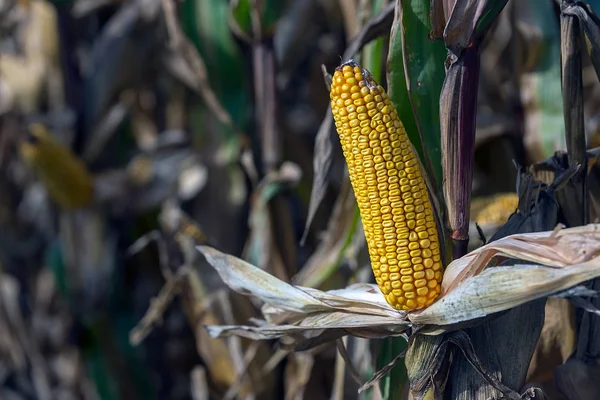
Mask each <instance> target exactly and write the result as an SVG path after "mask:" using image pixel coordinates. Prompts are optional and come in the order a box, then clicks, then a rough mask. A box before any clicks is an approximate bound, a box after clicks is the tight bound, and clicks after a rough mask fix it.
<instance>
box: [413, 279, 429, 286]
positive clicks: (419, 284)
mask: <svg viewBox="0 0 600 400" xmlns="http://www.w3.org/2000/svg"><path fill="white" fill-rule="evenodd" d="M425 285H427V281H426V280H425V279H418V280H416V281H415V287H418V288H420V287H423V286H425Z"/></svg>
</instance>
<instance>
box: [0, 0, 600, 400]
mask: <svg viewBox="0 0 600 400" xmlns="http://www.w3.org/2000/svg"><path fill="white" fill-rule="evenodd" d="M392 3H393V2H392ZM589 3H590V4H591V5H592V7H593V8H594V9H595V11H596V12H600V9H599V7H600V2H598V1H589ZM392 20H393V4H390V2H389V1H385V0H295V1H291V0H288V1H284V0H181V1H176V0H164V1H161V0H127V1H120V0H1V1H0V399H3V400H21V399H65V400H66V399H110V400H112V399H128V400H133V399H209V398H210V399H213V398H214V399H221V398H229V399H234V398H244V399H250V398H255V399H283V398H285V399H302V398H309V397H310V398H311V400H317V399H330V398H335V399H354V398H359V396H358V395H357V393H356V392H357V390H356V389H357V388H358V386H359V384H358V383H357V382H356V380H355V379H353V378H352V377H353V376H355V375H356V374H358V375H359V376H362V377H365V379H368V378H369V377H370V374H372V373H373V371H374V370H376V366H377V365H379V366H381V365H385V364H386V363H387V362H389V360H387V361H386V359H385V358H382V357H378V355H379V354H382V353H383V352H382V351H381V349H382V348H385V349H387V350H386V352H387V353H389V354H392V355H393V356H392V358H393V357H394V354H396V353H397V352H399V351H401V349H400V350H398V349H396V350H397V351H396V353H394V348H393V347H390V346H394V345H396V344H394V342H389V343H388V342H385V341H379V342H377V341H368V340H365V339H355V338H349V339H347V343H346V344H347V346H348V349H349V352H350V355H349V356H350V357H351V359H352V361H353V364H354V365H355V366H357V368H358V371H354V372H353V373H350V372H348V371H346V370H345V368H346V367H345V366H344V363H343V361H341V360H340V356H339V355H336V348H335V345H334V344H329V345H323V346H320V347H317V348H316V349H312V350H311V351H307V352H298V353H292V354H290V353H288V352H287V351H285V350H282V349H280V348H278V346H277V345H276V344H275V343H268V342H255V343H250V342H247V341H245V340H242V339H240V338H229V339H227V340H214V339H211V338H209V337H208V335H207V333H206V331H205V330H204V328H203V326H204V325H207V324H234V323H247V321H248V320H249V318H253V317H258V316H260V313H259V304H255V303H253V302H252V301H251V300H248V299H247V298H245V297H242V296H239V295H236V294H234V293H232V292H231V291H229V290H227V289H226V288H225V286H224V284H223V283H222V282H221V281H220V279H219V278H218V276H217V275H216V274H215V273H214V272H213V270H212V269H210V268H209V267H208V266H207V265H206V264H205V263H204V261H203V260H201V259H199V257H198V256H197V254H196V251H195V250H194V248H193V244H194V243H208V244H210V245H211V246H214V247H216V248H218V249H219V250H221V251H224V252H226V253H230V254H233V255H236V256H238V257H242V258H244V259H245V260H246V261H248V262H250V263H252V264H254V265H257V266H259V267H261V268H263V269H265V270H267V271H269V272H271V273H272V274H274V275H276V276H277V277H279V278H280V279H284V280H287V281H293V282H296V283H299V284H302V285H305V286H313V287H319V288H321V289H332V288H338V287H345V286H346V285H347V284H349V283H352V282H359V281H367V280H371V279H372V275H371V272H370V268H369V263H368V255H367V252H366V248H365V247H366V244H365V241H364V237H363V236H362V231H361V227H360V221H359V218H358V214H357V208H356V204H355V201H354V198H353V196H352V192H351V190H350V187H349V184H348V179H347V177H346V176H345V175H344V174H345V164H344V160H343V157H342V155H341V151H340V149H339V143H336V142H335V140H337V139H336V137H335V136H331V134H332V132H333V131H332V130H331V122H330V119H329V120H327V118H330V117H329V113H330V111H329V110H328V106H329V94H328V88H327V85H326V83H325V82H326V81H325V79H324V74H323V69H322V67H324V68H325V70H326V71H328V72H329V73H331V72H332V71H333V69H334V68H335V67H336V66H337V65H339V64H340V62H341V61H342V55H344V54H346V52H347V49H348V48H349V47H351V46H354V47H353V48H354V52H353V53H352V56H353V57H354V58H355V59H357V60H358V61H359V62H361V63H363V64H364V65H368V66H369V68H370V69H371V70H372V72H373V73H374V74H375V76H376V77H378V78H379V79H380V80H381V82H382V84H383V85H384V86H385V82H386V71H385V68H386V64H387V63H386V60H387V56H388V47H389V43H388V42H389V32H390V29H391V25H392ZM365 35H367V36H368V35H371V36H370V37H371V38H376V40H374V41H371V42H370V43H368V44H366V45H364V46H363V44H364V42H365ZM586 57H587V53H585V52H584V75H583V82H584V88H585V95H586V98H585V106H586V109H585V113H586V124H587V125H586V134H587V135H588V143H589V144H590V147H596V146H598V145H600V136H598V132H599V129H600V113H599V111H600V86H599V85H598V82H597V79H596V76H595V73H594V70H593V67H592V66H591V63H590V61H589V60H588V59H587V58H586ZM481 66H482V72H481V74H480V86H479V105H478V120H477V149H476V155H475V160H476V170H475V173H474V182H473V196H474V202H473V211H472V214H471V217H472V219H473V222H475V221H476V222H478V223H479V224H480V225H481V226H482V228H484V229H483V230H484V232H488V233H489V232H493V229H494V227H497V226H499V225H500V224H502V223H503V222H504V221H505V220H506V218H507V217H508V216H509V215H510V214H511V213H512V212H513V211H514V210H515V208H516V204H517V198H516V195H515V188H516V177H517V169H516V167H515V164H514V163H516V164H517V165H527V164H530V163H533V162H538V161H541V160H543V159H546V158H548V157H550V156H552V155H553V153H554V151H556V150H558V149H564V148H565V145H564V123H563V103H562V97H561V77H560V28H559V9H558V6H557V3H556V2H555V1H553V0H530V1H527V2H524V1H521V2H519V1H516V0H512V1H509V3H508V6H507V7H506V8H505V10H504V11H503V12H502V14H501V17H500V18H499V20H498V21H497V22H496V23H495V25H494V26H493V28H492V30H491V32H490V33H489V34H488V36H487V38H486V41H485V43H484V47H483V52H482V60H481ZM317 138H322V140H318V139H317ZM315 171H318V172H319V174H318V179H317V181H315V182H314V184H313V180H314V177H315ZM323 177H326V178H327V179H326V180H325V181H322V179H323ZM591 190H593V188H591ZM311 193H312V196H313V197H315V196H316V198H317V200H320V201H317V202H314V201H313V204H318V205H319V206H318V208H315V207H314V205H313V209H312V210H309V204H310V203H311ZM313 200H314V199H313ZM309 216H310V218H309ZM309 220H310V225H309V227H308V229H306V235H305V227H306V226H307V222H308V221H309ZM473 226H474V225H473ZM473 229H475V228H473ZM473 232H476V231H475V230H474V231H473ZM304 235H305V236H306V237H305V238H304V239H305V240H304V242H303V243H302V244H301V240H302V238H303V236H304ZM480 244H481V241H480V240H479V239H478V237H477V234H476V233H475V236H473V235H472V236H471V243H470V245H471V247H472V248H473V247H476V246H478V245H480ZM184 278H185V279H184ZM557 324H559V325H560V322H557ZM556 329H566V330H569V329H571V328H570V326H567V327H558V328H556ZM571 333H572V331H571ZM571 339H572V338H571ZM571 339H570V341H569V340H566V341H564V342H565V343H566V344H565V343H562V342H561V343H559V344H555V345H552V344H551V345H549V347H548V349H547V354H546V355H547V356H548V357H546V358H544V357H542V358H540V360H542V361H543V362H542V364H544V365H543V368H542V367H539V368H538V367H536V365H535V359H534V363H533V364H532V365H533V366H532V367H531V368H530V372H531V376H532V377H533V378H532V379H537V380H538V381H540V382H541V381H544V379H548V377H547V376H546V375H544V374H545V371H546V370H549V369H550V368H551V367H552V366H554V365H556V364H558V363H561V362H562V361H563V360H564V358H565V357H566V355H568V354H569V351H568V349H567V348H565V346H569V345H570V346H572V342H573V340H571ZM386 346H388V347H386ZM553 346H554V347H553ZM553 363H554V364H553ZM536 368H537V369H536ZM394 371H395V374H397V375H398V376H400V378H399V379H400V381H403V382H406V379H405V378H404V380H402V379H403V378H402V374H403V373H404V372H403V369H402V366H399V367H398V368H395V369H394ZM372 395H373V394H372V393H371V392H370V391H368V392H365V393H363V394H362V395H361V397H360V398H372V397H371V396H372Z"/></svg>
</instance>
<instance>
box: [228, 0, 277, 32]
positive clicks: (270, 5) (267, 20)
mask: <svg viewBox="0 0 600 400" xmlns="http://www.w3.org/2000/svg"><path fill="white" fill-rule="evenodd" d="M284 6H285V1H281V0H263V1H261V2H260V5H259V7H260V23H261V28H262V29H261V30H262V33H263V34H267V35H270V34H272V33H273V29H274V28H275V24H276V23H277V21H278V20H279V18H280V16H281V14H282V13H283V10H284ZM251 10H252V9H251V7H250V4H249V0H239V1H238V2H237V4H236V5H235V6H234V7H233V8H232V14H233V18H234V19H235V22H236V23H237V24H238V27H239V28H240V29H241V30H242V32H244V33H246V34H247V35H249V36H251V34H252V18H251Z"/></svg>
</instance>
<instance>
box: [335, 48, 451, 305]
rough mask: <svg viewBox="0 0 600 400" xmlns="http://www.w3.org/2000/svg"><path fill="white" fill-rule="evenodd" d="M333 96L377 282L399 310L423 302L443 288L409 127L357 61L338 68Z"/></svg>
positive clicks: (428, 206) (433, 229) (433, 231)
mask: <svg viewBox="0 0 600 400" xmlns="http://www.w3.org/2000/svg"><path fill="white" fill-rule="evenodd" d="M330 98H331V110H332V113H333V118H334V121H335V126H336V129H337V132H338V135H339V138H340V142H341V144H342V149H343V153H344V157H345V158H346V162H347V164H348V172H349V175H350V182H351V183H352V187H353V189H354V194H355V196H356V200H357V202H358V207H359V210H360V214H361V219H362V223H363V227H364V231H365V237H366V239H367V244H368V248H369V255H370V259H371V267H372V269H373V274H374V275H375V280H376V281H377V284H378V285H379V288H380V289H381V291H382V292H383V294H384V296H385V299H386V301H387V302H388V303H389V304H390V305H391V306H392V307H394V308H395V309H398V310H414V309H419V308H423V307H426V306H428V305H430V304H431V303H433V302H434V300H435V299H436V298H437V296H438V295H439V293H440V291H441V281H442V265H441V260H440V247H439V239H438V234H437V227H436V223H435V219H434V215H433V207H432V204H431V200H430V198H429V194H428V192H427V186H426V185H425V182H424V180H423V176H422V171H421V166H420V164H419V162H418V159H417V157H416V154H415V151H414V149H413V148H412V145H411V143H410V141H409V139H408V136H407V135H406V131H405V130H404V126H403V125H402V122H401V121H400V119H399V118H398V114H397V112H396V109H395V108H394V105H393V104H392V102H391V100H390V99H389V98H388V96H387V94H386V93H385V90H384V89H383V88H382V87H381V86H380V85H378V84H377V82H375V80H374V79H373V76H372V75H371V74H370V73H369V72H368V71H367V70H365V69H362V68H361V67H360V66H359V65H358V64H356V63H355V62H354V61H352V60H350V61H348V62H346V63H344V64H342V65H341V66H339V67H338V68H337V69H336V71H335V73H334V75H333V79H332V83H331V92H330Z"/></svg>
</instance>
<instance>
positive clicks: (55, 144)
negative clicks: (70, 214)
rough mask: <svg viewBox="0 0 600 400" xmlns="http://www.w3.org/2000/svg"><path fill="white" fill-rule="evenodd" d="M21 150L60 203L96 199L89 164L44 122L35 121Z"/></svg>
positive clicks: (76, 204) (66, 206)
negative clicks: (53, 133)
mask: <svg viewBox="0 0 600 400" xmlns="http://www.w3.org/2000/svg"><path fill="white" fill-rule="evenodd" d="M19 151H20V153H21V156H22V158H23V160H24V161H25V162H26V163H27V164H28V165H29V166H30V167H31V168H32V169H33V170H35V172H36V173H37V175H38V176H39V178H40V180H41V181H42V183H43V184H44V186H45V187H46V190H48V194H49V195H50V197H51V198H52V200H54V201H55V202H56V203H57V204H58V205H59V206H61V207H62V208H64V209H76V208H81V207H85V206H87V205H89V204H90V203H91V202H92V200H93V196H94V186H93V178H92V175H91V174H90V172H89V171H88V170H87V167H86V166H85V164H84V163H83V161H81V160H80V159H79V158H78V157H77V156H76V155H75V154H73V152H71V150H70V149H69V148H67V147H65V146H64V145H63V144H62V143H60V142H59V141H58V140H56V139H55V138H54V137H52V134H51V133H49V132H48V131H47V130H46V128H45V127H44V126H42V125H40V124H33V125H31V126H30V128H29V134H28V136H27V138H26V139H25V140H23V141H22V142H21V143H20V145H19Z"/></svg>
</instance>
